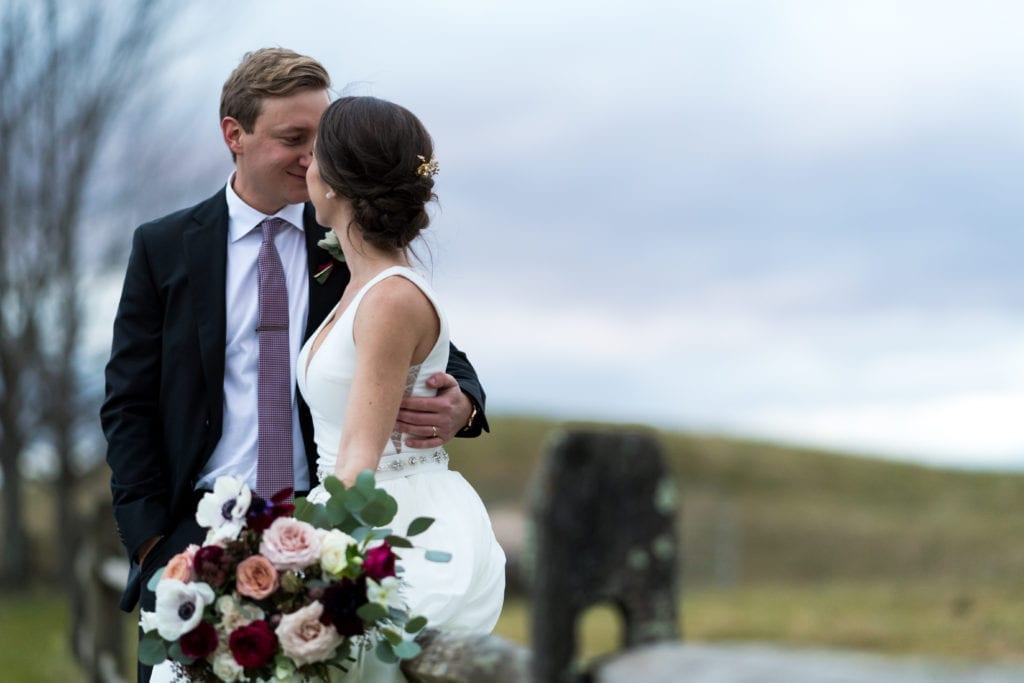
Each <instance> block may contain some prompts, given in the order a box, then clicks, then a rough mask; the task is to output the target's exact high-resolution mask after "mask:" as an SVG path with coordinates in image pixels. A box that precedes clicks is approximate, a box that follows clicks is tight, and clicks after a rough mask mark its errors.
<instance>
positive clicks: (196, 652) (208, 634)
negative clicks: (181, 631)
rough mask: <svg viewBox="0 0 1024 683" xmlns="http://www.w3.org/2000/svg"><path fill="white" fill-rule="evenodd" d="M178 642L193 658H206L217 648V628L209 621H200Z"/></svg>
mask: <svg viewBox="0 0 1024 683" xmlns="http://www.w3.org/2000/svg"><path fill="white" fill-rule="evenodd" d="M178 643H179V644H180V645H181V651H182V652H184V653H185V655H186V656H188V657H191V658H192V659H205V658H206V657H208V656H209V655H210V654H211V653H212V652H213V651H214V650H216V649H217V629H215V628H214V627H213V624H211V623H210V622H208V621H200V622H199V625H198V626H196V627H195V628H194V629H192V630H191V631H189V632H188V633H186V634H185V635H183V636H182V637H181V640H179V641H178Z"/></svg>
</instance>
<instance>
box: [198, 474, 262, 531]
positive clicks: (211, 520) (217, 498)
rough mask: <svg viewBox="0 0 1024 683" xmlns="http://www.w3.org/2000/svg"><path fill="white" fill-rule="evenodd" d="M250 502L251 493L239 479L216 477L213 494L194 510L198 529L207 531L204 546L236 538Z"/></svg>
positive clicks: (243, 524) (208, 495) (240, 478)
mask: <svg viewBox="0 0 1024 683" xmlns="http://www.w3.org/2000/svg"><path fill="white" fill-rule="evenodd" d="M251 501H252V491H250V490H249V487H248V485H246V483H245V480H244V479H243V478H242V477H217V481H216V482H215V483H214V484H213V492H212V493H207V494H206V495H205V496H203V499H202V500H201V501H199V506H198V507H197V508H196V521H197V522H199V526H201V527H203V528H204V529H209V531H208V532H207V533H206V545H210V544H213V543H216V542H217V541H225V540H227V541H233V540H235V539H236V538H238V534H239V532H241V531H242V527H244V526H245V513H247V512H248V511H249V503H250V502H251Z"/></svg>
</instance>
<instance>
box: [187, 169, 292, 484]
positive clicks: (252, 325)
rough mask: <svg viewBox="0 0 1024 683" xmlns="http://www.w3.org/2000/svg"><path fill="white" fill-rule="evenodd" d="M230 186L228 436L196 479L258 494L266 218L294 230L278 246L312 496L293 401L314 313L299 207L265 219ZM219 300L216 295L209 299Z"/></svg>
mask: <svg viewBox="0 0 1024 683" xmlns="http://www.w3.org/2000/svg"><path fill="white" fill-rule="evenodd" d="M233 179H234V176H233V175H232V177H231V178H229V179H228V185H227V200H228V260H227V274H226V275H227V277H226V290H225V292H224V299H225V300H224V303H225V309H226V314H227V320H226V321H225V322H226V331H227V338H226V344H225V347H224V430H223V433H222V434H221V437H220V442H219V443H218V444H217V447H216V448H215V449H214V451H213V454H212V455H211V456H210V459H209V460H208V461H207V463H206V465H205V466H204V467H203V470H202V472H201V473H200V475H199V481H198V483H197V484H196V488H201V489H212V488H213V483H214V481H216V479H217V477H219V476H222V475H234V476H241V477H244V478H245V481H246V482H248V484H249V487H250V488H252V489H255V488H256V463H257V457H258V456H257V443H256V438H257V433H258V431H259V421H258V415H257V398H256V397H257V386H256V384H257V371H258V364H259V340H258V339H257V336H256V326H257V321H258V319H259V275H258V271H257V260H258V258H259V251H260V244H261V243H262V241H263V234H262V232H261V230H260V229H259V224H260V223H261V222H262V221H263V220H264V219H266V218H273V217H276V218H281V219H283V220H285V221H287V222H288V223H289V224H290V225H291V227H290V228H286V229H285V230H282V231H281V232H280V233H278V235H277V237H276V238H275V239H274V245H275V246H276V247H277V252H278V254H280V255H281V264H282V265H283V266H284V274H285V281H286V282H287V285H288V344H289V351H290V353H289V357H290V359H291V360H290V363H291V366H290V370H291V372H290V376H291V388H292V444H293V446H292V450H293V453H294V463H295V465H294V472H295V488H296V490H300V491H303V490H309V466H308V464H307V462H306V450H305V446H304V445H303V441H302V430H301V429H300V428H299V412H298V406H297V404H296V396H295V364H296V360H297V357H298V354H299V349H301V348H302V342H303V339H302V337H303V332H304V331H305V329H306V316H307V313H308V309H309V271H308V259H307V255H306V237H305V234H304V227H303V224H302V212H303V205H302V204H289V205H288V206H286V207H284V208H283V209H281V210H280V211H278V212H277V213H276V214H274V216H267V215H265V214H263V213H261V212H259V211H257V210H256V209H254V208H252V207H251V206H249V205H248V204H246V203H245V202H244V201H242V199H241V198H240V197H239V196H238V195H237V194H236V193H235V191H234V189H232V187H231V181H232V180H233ZM210 296H217V292H210Z"/></svg>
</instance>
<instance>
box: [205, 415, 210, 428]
mask: <svg viewBox="0 0 1024 683" xmlns="http://www.w3.org/2000/svg"><path fill="white" fill-rule="evenodd" d="M203 426H204V427H206V428H207V429H209V428H210V418H206V419H205V420H203Z"/></svg>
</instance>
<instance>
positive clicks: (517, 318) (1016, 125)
mask: <svg viewBox="0 0 1024 683" xmlns="http://www.w3.org/2000/svg"><path fill="white" fill-rule="evenodd" d="M207 4H209V3H207ZM285 5H287V8H286V7H285ZM1022 25H1024V6H1022V5H1020V4H1019V3H1016V2H1012V1H1010V0H1007V1H1006V2H986V1H984V0H981V1H975V2H971V3H965V2H942V1H937V0H929V1H926V2H911V1H901V0H887V1H878V2H873V1H861V2H857V3H851V2H841V1H838V0H837V1H835V2H821V1H820V0H819V1H815V0H807V1H795V0H794V1H784V0H779V1H775V2H772V1H770V0H750V1H740V0H732V1H722V2H717V1H716V2H707V1H706V0H697V1H684V0H675V1H668V0H666V1H663V2H655V1H651V2H643V1H636V0H615V1H611V2H596V1H590V2H582V1H571V2H564V1H563V2H558V3H552V2H549V1H547V0H521V1H518V2H514V3H497V2H479V1H472V2H471V1H470V0H447V1H438V2H434V1H430V2H428V1H425V0H424V1H420V2H412V1H411V0H408V1H397V0H393V1H388V2H381V1H380V0H375V1H370V0H365V1H359V2H354V1H348V0H344V1H343V0H332V1H327V0H324V1H320V2H313V1H306V2H293V3H277V2H269V1H268V2H255V3H242V2H226V3H221V4H220V5H219V8H218V9H209V8H203V7H199V6H197V7H195V8H193V9H192V10H191V11H190V12H188V13H186V14H183V15H182V16H181V17H180V20H179V21H178V22H177V23H176V24H174V25H173V26H172V27H169V29H168V31H169V36H170V37H171V44H172V45H174V46H176V47H175V48H174V49H172V50H171V52H170V54H171V59H170V60H169V61H168V63H167V69H166V73H163V74H157V75H154V80H155V81H158V82H160V83H162V84H163V86H162V87H163V89H164V90H165V92H166V93H167V102H166V106H165V107H163V108H162V112H161V113H160V115H159V117H160V120H162V121H185V122H187V123H185V124H180V125H177V133H175V134H168V136H167V139H168V142H169V143H171V144H170V145H169V147H170V149H169V150H168V161H169V162H170V163H169V166H170V167H174V168H178V169H181V168H182V167H184V168H186V169H187V171H186V172H187V173H188V174H189V176H190V178H191V179H192V185H191V186H189V187H190V190H189V192H191V194H188V193H186V194H187V195H188V196H185V197H183V198H176V199H175V201H178V202H179V203H183V202H193V201H197V200H199V199H201V198H203V197H204V196H206V195H208V194H211V193H212V192H213V191H214V190H215V189H216V187H217V185H218V184H220V183H222V182H223V180H224V179H225V178H226V177H227V174H228V173H229V172H230V165H229V160H228V158H227V157H226V153H225V152H224V151H223V149H222V143H221V142H220V140H219V131H218V128H217V115H216V112H217V107H218V101H219V93H220V86H221V84H222V83H223V80H224V78H225V77H226V76H227V74H228V73H229V72H230V71H231V69H232V68H234V66H235V65H236V64H237V63H238V61H239V59H240V58H241V55H242V54H243V53H244V52H245V51H247V50H249V49H253V48H256V47H261V46H269V45H281V46H285V47H290V48H292V49H295V50H298V51H300V52H304V53H307V54H310V55H312V56H315V57H317V58H318V59H320V60H321V61H322V62H323V63H324V64H325V66H327V68H328V70H329V71H330V72H331V74H332V76H333V78H334V80H335V85H336V89H337V90H338V91H339V92H346V93H353V94H372V95H376V96H379V97H383V98H386V99H391V100H394V101H397V102H399V103H401V104H403V105H405V106H407V107H409V108H410V109H412V110H413V111H414V112H416V113H417V114H418V115H419V116H420V117H421V118H422V119H423V121H424V122H425V123H426V125H427V127H428V128H429V129H430V130H431V132H432V134H433V135H434V138H435V142H436V146H437V156H438V159H439V161H440V165H441V174H440V176H439V177H438V185H437V190H438V193H439V195H440V197H441V207H440V210H439V211H438V212H437V214H436V217H435V222H434V224H433V225H432V228H431V230H430V231H429V233H430V234H429V238H428V245H429V254H430V256H429V257H428V258H427V259H426V261H427V263H428V265H429V266H430V267H431V268H432V270H433V273H434V281H435V284H436V286H437V288H438V289H439V290H440V292H441V294H442V295H443V297H444V299H445V300H446V302H447V304H448V312H449V317H450V318H451V321H452V325H453V329H454V335H455V340H456V343H457V344H458V345H459V346H461V347H462V348H463V349H465V350H466V351H467V352H468V353H469V354H470V357H471V359H472V360H473V361H474V363H475V365H476V366H477V368H478V370H479V372H480V374H481V375H482V377H483V379H484V381H485V385H486V388H487V390H488V395H489V403H488V408H489V412H491V413H493V414H499V413H529V414H543V415H552V416H556V417H565V418H597V419H611V420H622V421H638V422H643V423H648V424H653V425H657V426H664V427H670V428H681V429H691V430H699V431H710V432H722V433H730V434H741V435H745V436H755V437H765V438H770V439H773V440H781V441H785V442H791V443H804V444H812V445H823V446H827V447H833V448H840V449H846V450H856V451H860V452H865V453H871V454H877V455H882V456H886V457H894V458H901V459H909V460H916V461H922V462H929V463H936V464H949V465H956V466H968V467H973V466H978V467H1001V468H1011V467H1012V468H1020V467H1022V466H1024V427H1022V426H1021V423H1022V416H1024V275H1022V272H1021V268H1020V267H1019V265H1018V262H1019V261H1020V258H1021V255H1022V254H1024V231H1022V229H1021V225H1020V219H1021V217H1022V216H1024V192H1021V191H1020V189H1019V187H1018V185H1019V181H1020V178H1019V174H1020V168H1021V161H1022V159H1024V41H1021V40H1020V37H1019V27H1020V26H1022ZM172 95H173V96H172ZM185 152H188V153H189V154H190V157H189V161H188V163H187V164H185V165H182V164H180V163H175V156H176V155H178V154H183V153H185ZM179 172H182V171H179ZM166 208H170V207H166ZM154 210H155V209H154ZM421 251H426V250H421ZM118 277H119V274H118ZM112 315H113V303H111V304H110V306H109V310H106V311H104V312H102V313H101V314H100V315H98V316H97V321H98V323H97V327H98V329H103V330H108V329H109V324H110V319H111V318H112ZM108 339H109V338H108ZM106 343H109V341H107V342H106Z"/></svg>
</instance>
